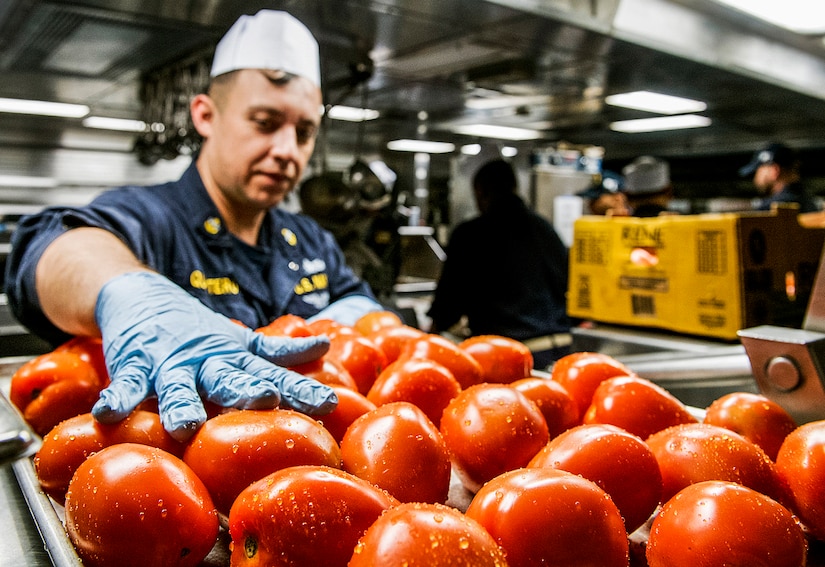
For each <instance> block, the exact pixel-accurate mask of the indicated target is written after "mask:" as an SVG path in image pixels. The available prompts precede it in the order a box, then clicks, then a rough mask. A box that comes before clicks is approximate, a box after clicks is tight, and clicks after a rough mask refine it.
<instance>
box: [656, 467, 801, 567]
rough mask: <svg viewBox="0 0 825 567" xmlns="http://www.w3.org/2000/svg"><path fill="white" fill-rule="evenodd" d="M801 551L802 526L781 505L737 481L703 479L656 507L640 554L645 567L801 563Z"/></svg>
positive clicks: (771, 566) (791, 565) (797, 565)
mask: <svg viewBox="0 0 825 567" xmlns="http://www.w3.org/2000/svg"><path fill="white" fill-rule="evenodd" d="M806 553H807V551H806V542H805V536H804V535H803V533H802V529H801V528H800V527H799V525H798V524H797V523H796V521H795V520H794V518H793V516H792V515H791V513H790V512H789V511H788V510H787V509H786V508H785V507H784V506H782V505H781V504H779V503H778V502H776V501H775V500H772V499H771V498H768V497H767V496H765V495H764V494H760V493H759V492H757V491H755V490H752V489H750V488H747V487H744V486H742V485H740V484H736V483H733V482H722V481H705V482H700V483H697V484H693V485H691V486H688V487H686V488H685V489H684V490H682V491H680V492H679V493H678V494H676V496H674V497H673V498H671V499H670V500H668V501H667V502H666V503H665V504H664V506H662V509H661V511H660V512H659V513H658V514H657V515H656V518H655V519H654V520H653V524H652V526H651V529H650V536H649V539H648V543H647V551H646V556H647V562H648V565H649V567H719V566H720V565H760V566H762V567H804V565H805V564H806V563H805V560H806Z"/></svg>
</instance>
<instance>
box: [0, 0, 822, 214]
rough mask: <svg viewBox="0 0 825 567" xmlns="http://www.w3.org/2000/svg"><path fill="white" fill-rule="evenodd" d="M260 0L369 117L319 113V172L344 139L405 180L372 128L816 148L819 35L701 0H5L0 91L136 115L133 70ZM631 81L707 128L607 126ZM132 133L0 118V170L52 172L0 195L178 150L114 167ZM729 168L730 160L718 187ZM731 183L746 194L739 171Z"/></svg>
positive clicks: (407, 175) (203, 40)
mask: <svg viewBox="0 0 825 567" xmlns="http://www.w3.org/2000/svg"><path fill="white" fill-rule="evenodd" d="M263 7H267V8H281V9H286V10H289V11H290V12H293V13H294V14H295V15H297V16H298V17H300V18H301V19H302V20H304V21H305V22H306V23H307V24H308V25H309V27H310V28H311V29H312V30H313V32H314V33H315V34H316V35H317V36H318V38H319V40H320V43H321V49H322V56H323V60H324V68H323V80H324V83H325V85H326V87H325V89H326V93H325V95H326V99H327V101H328V102H337V103H344V104H349V105H353V106H360V105H362V104H365V105H366V106H368V107H370V108H374V109H377V110H379V111H380V112H381V113H382V114H381V117H380V118H379V119H378V120H375V121H372V122H369V123H367V124H365V125H364V129H363V131H359V127H358V126H357V125H355V124H348V123H344V122H332V123H331V124H330V125H329V126H330V127H329V129H328V131H327V133H326V136H325V139H324V143H325V146H326V148H327V151H325V152H322V153H323V154H324V155H319V156H318V160H319V161H324V160H326V161H327V165H328V166H329V167H331V168H333V169H338V170H342V169H343V168H345V167H348V166H349V165H351V164H352V162H353V157H354V155H355V154H356V153H358V152H360V153H361V154H362V155H368V154H386V156H385V157H386V158H387V159H386V161H387V163H388V164H389V165H391V166H392V167H394V168H396V169H398V170H400V171H401V172H402V174H404V175H403V176H402V177H403V180H402V182H403V183H406V184H407V185H410V186H411V185H412V184H413V183H414V179H415V178H414V176H413V174H412V173H413V172H412V159H410V158H409V156H407V155H405V154H394V153H392V152H389V153H388V152H386V150H385V143H386V141H388V139H390V138H394V137H401V136H407V137H415V136H417V135H418V132H419V128H423V129H425V130H426V131H427V135H428V136H429V137H432V138H435V139H438V140H441V141H452V142H455V143H457V144H459V145H460V144H464V143H470V142H476V141H484V140H482V139H477V138H475V137H472V136H465V135H460V134H456V133H455V132H454V129H455V127H456V126H459V125H464V124H467V123H470V122H486V123H492V124H496V125H508V126H525V127H531V128H538V129H539V130H540V131H541V138H540V139H539V140H536V141H529V142H514V143H512V144H511V145H514V146H516V147H518V148H519V149H520V150H521V151H522V155H524V154H525V153H526V152H527V150H529V148H531V147H534V146H536V145H541V144H552V143H556V142H558V141H560V140H566V141H570V142H573V143H581V144H594V145H599V146H603V147H604V148H605V150H606V154H605V155H606V158H607V159H613V160H622V159H630V158H632V157H635V156H636V155H639V154H642V153H656V154H660V155H664V156H670V157H672V158H674V159H681V158H684V157H685V156H706V155H711V154H714V153H716V154H723V155H731V157H732V160H733V163H738V161H740V160H741V159H742V158H743V155H744V154H747V153H750V152H751V151H752V150H753V149H754V148H755V147H756V146H758V145H760V144H761V143H762V142H764V141H766V140H767V139H769V138H779V139H783V140H785V141H787V142H788V143H790V144H791V145H793V146H795V147H798V148H801V149H811V150H820V149H822V148H823V145H824V144H823V141H822V137H821V132H822V130H823V127H825V88H824V87H825V48H823V45H822V42H821V38H819V37H808V36H800V35H797V34H792V33H790V32H785V31H783V30H780V29H779V28H776V27H772V26H769V25H766V24H762V23H758V22H756V21H754V20H749V19H747V18H745V17H744V16H743V15H742V14H741V13H739V12H736V11H734V10H730V9H725V8H722V7H720V6H718V5H716V4H714V3H712V2H710V1H709V0H425V1H420V0H377V1H376V0H369V1H368V0H319V1H318V2H298V1H296V0H276V1H272V0H244V1H243V2H238V1H236V0H212V1H210V2H182V3H181V2H145V1H140V0H5V1H4V2H2V4H0V71H2V73H3V77H4V80H3V81H2V83H1V84H0V97H11V98H34V99H42V100H55V101H63V102H72V103H82V104H87V105H89V106H90V107H91V109H92V110H91V114H93V115H102V116H110V117H120V118H140V117H141V116H142V115H143V109H142V107H141V93H140V89H141V77H143V76H145V74H146V73H149V72H153V71H156V70H158V69H161V68H164V67H165V66H168V65H171V64H174V63H180V62H183V61H186V60H188V59H190V58H201V57H209V56H210V55H211V50H212V49H213V47H214V44H215V42H216V41H217V39H218V38H219V37H220V36H221V34H222V33H223V32H224V31H225V30H226V29H227V28H228V27H229V25H230V24H231V23H232V22H233V21H234V20H235V19H236V18H237V17H238V16H239V15H240V14H242V13H253V12H255V11H257V10H258V9H259V8H263ZM367 58H369V59H370V60H371V61H372V62H373V63H374V72H373V74H372V76H371V77H369V79H368V80H367V81H366V82H365V83H363V84H353V83H354V81H355V82H356V83H357V80H356V79H355V75H354V73H353V69H357V68H359V65H360V64H362V63H363V62H364V61H365V60H366V59H367ZM638 89H648V90H654V91H660V92H665V93H668V94H675V95H681V96H687V97H692V98H697V99H700V100H704V101H707V102H708V104H709V107H708V109H707V111H706V112H704V113H703V114H706V115H707V116H709V117H710V118H711V119H712V120H713V125H712V126H711V127H709V128H705V129H701V130H681V131H673V132H665V133H652V134H643V135H637V136H630V135H626V134H620V133H616V132H612V131H611V130H609V129H608V127H607V125H608V124H609V123H610V122H612V121H614V120H619V119H624V118H637V117H642V116H647V114H645V113H641V112H638V111H632V110H623V109H619V108H616V107H611V106H608V105H605V103H604V98H605V96H607V95H609V94H613V93H617V92H625V91H629V90H638ZM473 106H475V107H474V108H473ZM479 106H482V107H484V108H478V107H479ZM422 113H425V115H426V117H423V116H425V115H424V114H422ZM361 134H363V135H361ZM135 140H136V136H135V135H132V134H120V133H116V132H112V131H102V130H91V129H88V128H84V127H83V126H82V125H81V123H80V120H76V119H49V118H42V117H27V116H20V115H13V114H0V147H2V148H3V152H0V174H9V175H38V176H43V175H47V176H50V177H54V178H55V179H56V186H55V187H47V188H27V187H8V188H4V189H3V191H2V192H0V199H3V200H8V201H9V202H32V201H33V202H38V203H40V202H44V201H51V202H54V201H64V200H67V201H72V202H76V201H78V200H86V199H87V198H88V197H89V196H90V195H92V194H94V193H95V192H97V191H100V190H102V188H104V187H107V186H109V185H111V184H118V183H121V182H123V181H124V178H127V179H128V180H130V181H133V182H145V181H147V180H148V179H149V178H153V177H155V176H156V174H160V176H161V177H164V178H169V177H172V176H174V174H175V173H173V172H172V171H170V169H171V170H175V171H177V170H179V168H180V165H181V164H180V163H169V164H165V165H166V166H169V167H164V162H161V163H159V164H157V166H153V167H147V166H141V165H140V164H138V163H137V162H135V161H133V162H131V163H130V164H129V165H128V166H127V165H125V164H123V163H114V162H117V161H118V160H117V156H131V157H133V156H132V155H131V154H129V152H131V150H132V148H133V146H134V143H135ZM487 143H489V144H490V145H493V146H499V145H501V144H502V142H501V141H499V140H487ZM508 144H509V143H508ZM448 158H449V156H446V157H445V156H441V157H438V156H434V157H433V161H432V164H431V170H432V171H431V172H430V179H440V178H444V177H446V176H448V169H449V164H448ZM184 161H185V160H184ZM320 165H321V164H319V163H316V166H318V167H320ZM740 165H741V164H740ZM734 171H735V166H733V165H731V166H730V167H729V173H730V177H729V178H728V179H729V180H730V181H729V185H730V186H731V187H729V188H730V190H732V191H733V190H734V188H733V187H732V186H733V185H734V184H736V183H737V181H736V177H735V173H734ZM674 172H676V168H674ZM685 173H686V174H688V173H694V171H693V170H691V171H689V172H685ZM739 187H742V189H741V191H748V190H750V187H749V185H748V184H747V183H746V182H744V181H743V182H742V184H741V186H739ZM746 187H747V189H745V188H746ZM705 190H706V191H708V193H709V194H710V188H707V187H706V188H705ZM737 190H738V189H737Z"/></svg>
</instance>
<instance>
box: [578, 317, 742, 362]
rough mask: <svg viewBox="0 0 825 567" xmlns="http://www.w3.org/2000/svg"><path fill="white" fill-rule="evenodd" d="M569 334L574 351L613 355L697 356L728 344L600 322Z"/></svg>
mask: <svg viewBox="0 0 825 567" xmlns="http://www.w3.org/2000/svg"><path fill="white" fill-rule="evenodd" d="M571 333H572V335H573V350H574V351H592V352H601V353H603V354H608V355H610V356H616V357H623V356H627V355H633V354H644V355H647V354H651V353H657V352H663V351H664V352H692V353H697V355H701V354H704V353H707V352H711V351H716V350H717V349H719V348H724V347H726V346H729V343H724V342H720V341H714V340H709V339H701V338H694V337H690V336H687V335H678V334H676V333H667V332H655V331H648V330H644V329H640V328H633V327H622V326H617V325H606V324H602V323H590V324H589V325H588V326H586V327H574V328H573V329H572V330H571Z"/></svg>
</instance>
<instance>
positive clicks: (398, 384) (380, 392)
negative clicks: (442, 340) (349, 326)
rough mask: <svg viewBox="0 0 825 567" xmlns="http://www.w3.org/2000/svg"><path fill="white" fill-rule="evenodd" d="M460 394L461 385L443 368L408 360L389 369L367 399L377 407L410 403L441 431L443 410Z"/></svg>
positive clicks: (422, 360)
mask: <svg viewBox="0 0 825 567" xmlns="http://www.w3.org/2000/svg"><path fill="white" fill-rule="evenodd" d="M459 392H461V385H460V384H459V383H458V381H457V380H456V379H455V378H454V377H453V373H452V372H450V371H449V370H447V369H446V368H445V367H444V366H442V365H441V364H439V363H437V362H434V361H432V360H426V359H423V358H407V359H404V360H396V361H395V362H393V363H392V364H390V365H389V366H387V367H386V368H385V369H384V370H383V371H382V372H381V374H379V375H378V378H377V379H376V381H375V383H373V385H372V388H370V391H369V392H367V398H369V400H370V401H371V402H373V403H374V404H375V405H377V406H380V405H383V404H387V403H390V402H410V403H411V404H414V405H415V406H417V407H418V408H420V409H421V410H422V411H423V412H424V413H425V414H426V415H427V417H428V418H430V421H432V422H433V423H434V424H435V425H436V427H438V426H439V425H440V423H441V414H442V413H444V408H446V407H447V404H449V403H450V400H452V399H453V398H454V397H456V396H457V395H458V393H459Z"/></svg>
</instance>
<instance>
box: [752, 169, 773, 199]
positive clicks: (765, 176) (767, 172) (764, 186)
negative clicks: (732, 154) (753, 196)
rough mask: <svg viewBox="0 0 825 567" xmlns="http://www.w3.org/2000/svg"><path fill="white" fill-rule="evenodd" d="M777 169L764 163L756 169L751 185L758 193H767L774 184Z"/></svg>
mask: <svg viewBox="0 0 825 567" xmlns="http://www.w3.org/2000/svg"><path fill="white" fill-rule="evenodd" d="M778 175H779V167H778V166H777V165H776V164H774V163H764V164H762V165H760V166H759V167H757V168H756V171H755V172H754V174H753V184H754V186H756V189H757V190H758V191H759V192H760V193H768V192H769V191H770V190H771V188H772V187H773V185H774V183H776V179H777V176H778Z"/></svg>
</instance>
